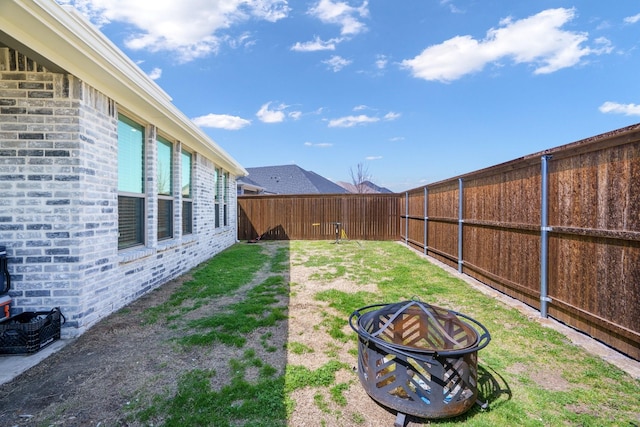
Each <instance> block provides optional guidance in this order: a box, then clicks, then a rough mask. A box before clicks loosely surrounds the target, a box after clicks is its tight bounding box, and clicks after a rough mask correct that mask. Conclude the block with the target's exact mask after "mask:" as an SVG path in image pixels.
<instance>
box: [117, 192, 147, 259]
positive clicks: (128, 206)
mask: <svg viewBox="0 0 640 427" xmlns="http://www.w3.org/2000/svg"><path fill="white" fill-rule="evenodd" d="M143 224H144V199H143V198H141V197H127V196H118V249H125V248H130V247H132V246H137V245H141V244H143V243H144V234H143Z"/></svg>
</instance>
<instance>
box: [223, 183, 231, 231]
mask: <svg viewBox="0 0 640 427" xmlns="http://www.w3.org/2000/svg"><path fill="white" fill-rule="evenodd" d="M223 177H224V178H223V180H222V194H223V197H222V202H223V216H222V217H223V221H224V226H225V227H226V226H228V225H229V173H227V172H225V174H224V175H223Z"/></svg>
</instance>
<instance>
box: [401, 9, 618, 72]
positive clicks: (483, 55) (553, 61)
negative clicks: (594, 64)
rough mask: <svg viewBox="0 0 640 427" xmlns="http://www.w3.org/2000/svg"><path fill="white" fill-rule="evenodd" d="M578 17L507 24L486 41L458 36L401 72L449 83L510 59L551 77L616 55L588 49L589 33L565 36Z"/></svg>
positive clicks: (549, 14) (551, 13)
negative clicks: (593, 57) (586, 61)
mask: <svg viewBox="0 0 640 427" xmlns="http://www.w3.org/2000/svg"><path fill="white" fill-rule="evenodd" d="M574 16H575V10H574V9H562V8H560V9H548V10H544V11H542V12H540V13H538V14H536V15H533V16H530V17H528V18H525V19H521V20H519V21H513V20H512V19H511V18H506V19H504V20H502V21H501V22H500V27H499V28H497V29H496V28H492V29H490V30H489V31H487V35H486V37H485V38H484V39H483V40H476V39H474V38H473V37H471V36H468V35H467V36H456V37H453V38H451V39H449V40H446V41H444V42H443V43H441V44H438V45H433V46H429V47H428V48H426V49H425V50H424V51H422V53H420V54H419V55H418V56H416V57H415V58H413V59H406V60H404V61H402V66H403V67H404V68H407V69H409V70H410V71H411V73H412V74H413V76H414V77H418V78H421V79H425V80H436V81H441V82H450V81H453V80H456V79H459V78H461V77H462V76H464V75H466V74H470V73H473V72H477V71H480V70H482V69H483V68H484V66H485V65H487V64H489V63H492V62H496V61H499V60H501V59H503V58H511V59H512V60H513V62H515V63H517V64H520V63H526V64H533V65H534V66H535V67H536V68H535V70H534V73H535V74H547V73H553V72H555V71H558V70H560V69H562V68H567V67H571V66H574V65H576V64H578V63H580V61H581V60H582V58H584V57H585V56H587V55H591V54H603V53H609V52H611V50H612V48H611V46H610V44H609V43H608V41H607V40H606V39H600V40H597V41H596V42H597V43H598V44H599V45H600V47H599V48H597V49H592V48H589V47H585V46H583V44H584V43H585V42H586V41H587V40H588V35H587V34H586V33H579V32H572V31H565V30H562V29H561V27H562V26H563V25H565V24H567V23H568V22H569V21H571V20H572V19H573V18H574Z"/></svg>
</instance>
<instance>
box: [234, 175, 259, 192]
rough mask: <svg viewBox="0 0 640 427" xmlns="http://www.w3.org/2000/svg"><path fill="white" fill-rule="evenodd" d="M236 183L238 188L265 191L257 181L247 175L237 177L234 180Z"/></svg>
mask: <svg viewBox="0 0 640 427" xmlns="http://www.w3.org/2000/svg"><path fill="white" fill-rule="evenodd" d="M236 184H237V186H238V188H244V189H247V190H251V191H260V192H263V191H265V188H264V187H262V186H261V185H260V184H258V183H257V182H255V181H253V180H251V178H249V177H248V176H243V177H240V178H238V179H237V181H236Z"/></svg>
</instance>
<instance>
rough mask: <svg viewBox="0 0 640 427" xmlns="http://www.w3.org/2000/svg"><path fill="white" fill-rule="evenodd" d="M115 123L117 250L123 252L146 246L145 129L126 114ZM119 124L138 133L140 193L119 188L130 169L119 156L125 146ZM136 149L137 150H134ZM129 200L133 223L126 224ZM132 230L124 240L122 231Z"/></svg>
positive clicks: (120, 115) (120, 116)
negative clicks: (132, 201)
mask: <svg viewBox="0 0 640 427" xmlns="http://www.w3.org/2000/svg"><path fill="white" fill-rule="evenodd" d="M117 122H118V131H117V141H118V187H117V189H118V250H119V251H120V250H125V249H130V248H135V247H138V246H144V245H145V244H146V233H145V230H146V204H147V195H146V192H145V175H146V174H145V167H146V164H145V154H146V147H145V137H146V128H145V126H144V125H142V124H140V123H138V122H137V121H136V120H133V119H131V118H129V116H127V115H126V114H118V117H117ZM121 123H122V124H124V125H126V126H128V127H129V128H131V129H130V130H132V131H133V130H137V131H139V132H140V138H139V141H136V142H139V143H140V158H139V159H137V160H139V161H140V164H139V165H137V166H136V167H139V168H140V172H141V174H140V191H141V192H139V193H138V192H136V191H128V190H129V189H128V188H125V189H122V188H121V184H122V182H124V180H123V181H121V178H122V177H123V173H124V171H125V170H130V168H129V167H128V166H129V164H127V165H126V166H125V165H124V164H123V162H122V160H123V158H124V155H123V157H121V154H123V151H124V150H123V147H122V145H123V144H125V140H124V138H123V136H124V135H123V134H122V131H123V130H125V129H122V128H121ZM136 149H137V148H136ZM131 200H135V201H136V203H135V204H136V206H134V211H135V213H134V216H133V223H128V222H126V221H125V220H126V219H127V218H125V217H124V210H125V209H124V207H125V203H124V202H125V201H131ZM129 228H132V229H133V230H134V231H133V233H127V235H132V236H133V238H131V239H126V237H127V235H125V236H123V230H126V229H129Z"/></svg>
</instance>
